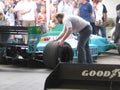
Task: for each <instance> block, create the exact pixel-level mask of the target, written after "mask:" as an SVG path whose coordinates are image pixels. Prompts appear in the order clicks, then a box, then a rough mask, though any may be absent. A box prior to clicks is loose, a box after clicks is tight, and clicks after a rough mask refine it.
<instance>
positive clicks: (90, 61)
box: [85, 40, 93, 64]
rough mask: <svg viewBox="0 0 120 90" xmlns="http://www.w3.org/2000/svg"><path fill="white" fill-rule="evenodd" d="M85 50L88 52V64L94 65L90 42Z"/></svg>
mask: <svg viewBox="0 0 120 90" xmlns="http://www.w3.org/2000/svg"><path fill="white" fill-rule="evenodd" d="M85 50H86V61H87V63H90V64H92V63H93V58H92V57H91V52H90V47H89V40H88V41H87V43H86V46H85Z"/></svg>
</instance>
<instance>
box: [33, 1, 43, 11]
mask: <svg viewBox="0 0 120 90" xmlns="http://www.w3.org/2000/svg"><path fill="white" fill-rule="evenodd" d="M42 1H43V0H35V2H36V5H37V13H39V12H40V8H41V6H42Z"/></svg>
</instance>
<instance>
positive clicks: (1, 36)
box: [0, 26, 41, 53]
mask: <svg viewBox="0 0 120 90" xmlns="http://www.w3.org/2000/svg"><path fill="white" fill-rule="evenodd" d="M25 35H27V36H28V44H24V43H23V39H24V36H25ZM40 37H41V27H40V26H29V27H23V26H0V46H15V45H23V46H28V52H29V53H34V52H35V51H36V45H37V43H38V42H39V40H40ZM16 39H17V41H15V40H16ZM19 40H22V41H19Z"/></svg>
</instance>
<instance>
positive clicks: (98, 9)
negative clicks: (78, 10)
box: [93, 0, 107, 37]
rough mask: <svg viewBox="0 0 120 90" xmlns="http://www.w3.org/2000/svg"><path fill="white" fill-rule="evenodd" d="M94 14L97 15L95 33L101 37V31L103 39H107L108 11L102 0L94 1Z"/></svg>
mask: <svg viewBox="0 0 120 90" xmlns="http://www.w3.org/2000/svg"><path fill="white" fill-rule="evenodd" d="M93 6H94V13H95V31H96V34H97V35H99V30H101V35H102V37H106V21H107V9H106V7H105V5H104V4H103V3H102V0H94V2H93Z"/></svg>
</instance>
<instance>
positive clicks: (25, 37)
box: [22, 21, 29, 44]
mask: <svg viewBox="0 0 120 90" xmlns="http://www.w3.org/2000/svg"><path fill="white" fill-rule="evenodd" d="M22 26H29V22H28V21H23V22H22ZM27 43H28V36H27V35H24V44H27Z"/></svg>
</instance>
